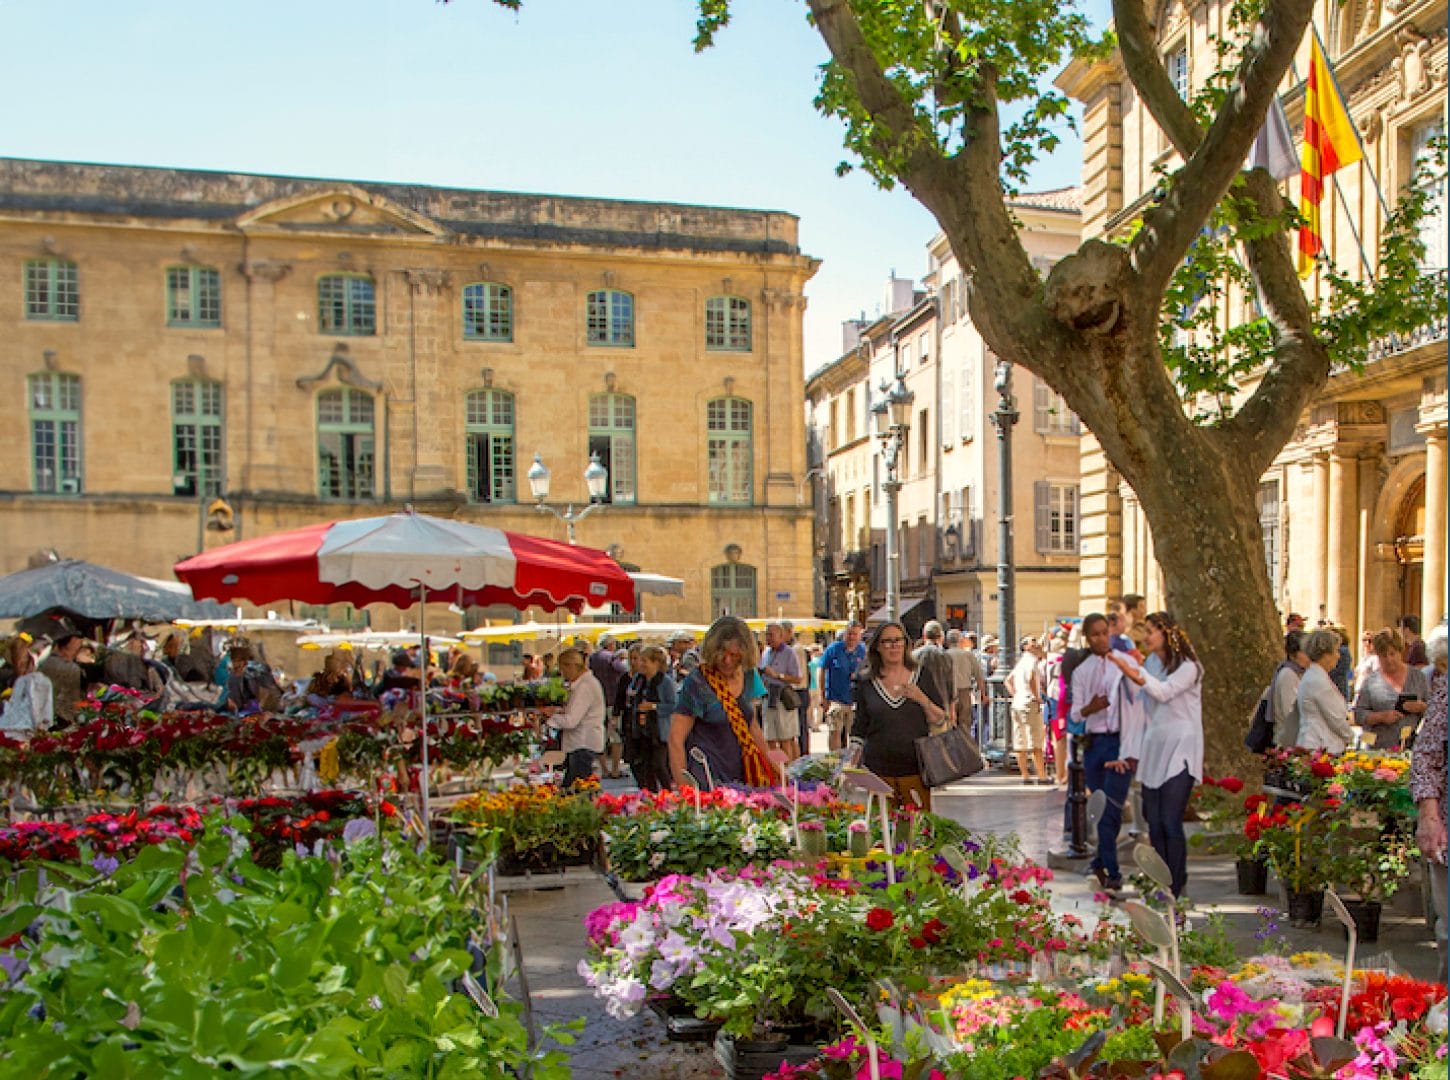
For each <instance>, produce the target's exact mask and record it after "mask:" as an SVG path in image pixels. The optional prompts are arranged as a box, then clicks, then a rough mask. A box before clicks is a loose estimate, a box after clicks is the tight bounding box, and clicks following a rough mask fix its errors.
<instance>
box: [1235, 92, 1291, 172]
mask: <svg viewBox="0 0 1450 1080" xmlns="http://www.w3.org/2000/svg"><path fill="white" fill-rule="evenodd" d="M1244 168H1246V169H1260V168H1262V169H1267V170H1269V175H1270V176H1272V177H1273V178H1274V179H1275V180H1288V179H1289V178H1290V177H1291V176H1296V175H1298V172H1299V159H1298V157H1296V156H1295V154H1294V133H1293V132H1291V131H1290V130H1289V118H1288V117H1287V116H1285V115H1284V106H1282V105H1280V104H1279V95H1277V94H1275V95H1274V100H1273V101H1272V102H1271V103H1270V105H1269V111H1268V113H1267V114H1266V115H1265V116H1264V126H1263V127H1261V128H1259V134H1258V135H1257V136H1255V138H1254V145H1253V146H1252V147H1251V148H1250V150H1249V159H1248V161H1246V162H1244Z"/></svg>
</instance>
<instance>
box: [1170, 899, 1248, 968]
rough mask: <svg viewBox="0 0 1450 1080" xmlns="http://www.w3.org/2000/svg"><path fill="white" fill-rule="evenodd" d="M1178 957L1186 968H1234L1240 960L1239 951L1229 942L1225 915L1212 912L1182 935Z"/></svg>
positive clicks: (1179, 941) (1180, 936)
mask: <svg viewBox="0 0 1450 1080" xmlns="http://www.w3.org/2000/svg"><path fill="white" fill-rule="evenodd" d="M1178 957H1179V960H1180V962H1181V963H1182V965H1183V966H1184V967H1185V968H1195V967H1202V966H1204V965H1208V966H1210V967H1219V968H1229V967H1232V966H1233V964H1234V963H1235V962H1236V961H1237V960H1238V951H1237V950H1236V949H1235V948H1234V946H1233V942H1232V941H1230V940H1229V936H1228V921H1227V920H1226V919H1225V918H1224V917H1223V914H1222V913H1221V912H1218V911H1211V912H1209V913H1208V915H1207V916H1206V917H1205V918H1204V919H1203V921H1202V922H1199V923H1197V924H1196V925H1195V926H1194V927H1193V928H1192V929H1190V930H1185V931H1183V932H1182V933H1180V934H1179V935H1178Z"/></svg>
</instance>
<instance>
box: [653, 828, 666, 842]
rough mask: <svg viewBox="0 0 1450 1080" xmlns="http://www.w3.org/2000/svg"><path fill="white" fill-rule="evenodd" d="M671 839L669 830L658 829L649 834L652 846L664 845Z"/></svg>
mask: <svg viewBox="0 0 1450 1080" xmlns="http://www.w3.org/2000/svg"><path fill="white" fill-rule="evenodd" d="M669 838H670V831H669V830H668V829H656V830H655V831H654V832H652V833H650V834H649V842H650V843H651V844H663V843H664V842H665V841H666V840H668V839H669Z"/></svg>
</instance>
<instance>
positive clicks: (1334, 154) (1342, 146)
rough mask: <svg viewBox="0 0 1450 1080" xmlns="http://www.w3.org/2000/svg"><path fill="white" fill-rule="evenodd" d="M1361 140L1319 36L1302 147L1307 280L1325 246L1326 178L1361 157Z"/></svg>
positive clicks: (1302, 244) (1303, 272) (1302, 256)
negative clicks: (1322, 211) (1321, 219)
mask: <svg viewBox="0 0 1450 1080" xmlns="http://www.w3.org/2000/svg"><path fill="white" fill-rule="evenodd" d="M1360 156H1361V154H1360V149H1359V139H1358V138H1357V137H1356V135H1355V133H1354V121H1352V120H1351V119H1350V118H1349V110H1348V109H1346V108H1345V107H1344V102H1343V101H1342V100H1341V99H1340V97H1339V94H1338V92H1336V91H1335V89H1334V80H1333V79H1332V78H1331V77H1330V75H1329V64H1328V63H1327V62H1326V61H1325V59H1324V54H1323V53H1322V52H1320V50H1319V39H1318V37H1317V36H1316V37H1315V39H1314V40H1313V42H1312V43H1311V53H1310V59H1309V83H1308V86H1307V87H1306V88H1305V92H1304V146H1303V148H1302V149H1301V150H1300V151H1299V165H1300V172H1299V213H1300V215H1301V216H1302V217H1303V219H1304V224H1302V225H1300V226H1299V276H1300V277H1301V278H1307V277H1308V276H1309V274H1310V273H1311V272H1312V271H1313V269H1314V257H1315V256H1316V255H1318V254H1319V252H1320V251H1322V250H1323V249H1324V237H1323V234H1322V233H1321V232H1320V230H1319V202H1320V200H1321V199H1323V197H1324V181H1325V180H1326V179H1328V178H1329V176H1330V174H1331V173H1333V172H1334V170H1335V169H1337V168H1339V167H1340V166H1341V165H1350V164H1353V163H1354V162H1356V161H1358V160H1359V159H1360Z"/></svg>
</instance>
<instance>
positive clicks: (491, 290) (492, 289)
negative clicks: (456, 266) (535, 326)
mask: <svg viewBox="0 0 1450 1080" xmlns="http://www.w3.org/2000/svg"><path fill="white" fill-rule="evenodd" d="M463 336H464V337H465V338H467V339H468V340H469V341H512V340H513V339H514V291H513V289H511V288H509V287H508V286H507V285H500V284H499V283H498V282H496V281H475V282H474V283H473V284H471V285H465V286H463Z"/></svg>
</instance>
